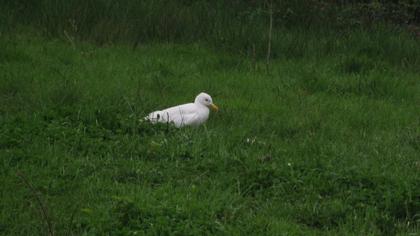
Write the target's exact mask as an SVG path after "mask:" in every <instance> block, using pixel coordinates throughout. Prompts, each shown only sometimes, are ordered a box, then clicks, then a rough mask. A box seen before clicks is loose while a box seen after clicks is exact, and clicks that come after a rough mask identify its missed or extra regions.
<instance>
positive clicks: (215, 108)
mask: <svg viewBox="0 0 420 236" xmlns="http://www.w3.org/2000/svg"><path fill="white" fill-rule="evenodd" d="M210 108H211V109H213V110H214V111H219V108H218V107H217V106H216V105H214V104H213V103H212V104H211V105H210Z"/></svg>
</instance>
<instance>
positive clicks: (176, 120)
mask: <svg viewBox="0 0 420 236" xmlns="http://www.w3.org/2000/svg"><path fill="white" fill-rule="evenodd" d="M209 113H210V111H209V108H208V107H206V106H204V105H201V104H197V103H187V104H183V105H179V106H174V107H170V108H167V109H165V110H161V111H154V112H152V113H150V114H149V115H148V116H147V117H146V119H147V120H149V121H151V122H152V123H158V122H159V123H173V124H174V125H175V126H176V127H178V128H180V127H183V126H198V125H201V124H203V123H204V122H206V121H207V119H208V118H209Z"/></svg>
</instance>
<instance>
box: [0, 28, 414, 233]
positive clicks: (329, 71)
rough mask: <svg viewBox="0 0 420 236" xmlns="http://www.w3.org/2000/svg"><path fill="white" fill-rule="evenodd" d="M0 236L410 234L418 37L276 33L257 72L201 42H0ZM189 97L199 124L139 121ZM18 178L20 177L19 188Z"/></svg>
mask: <svg viewBox="0 0 420 236" xmlns="http://www.w3.org/2000/svg"><path fill="white" fill-rule="evenodd" d="M0 46H1V48H2V49H1V50H0V78H1V79H0V123H1V126H0V156H1V158H0V160H1V165H0V166H1V170H0V186H1V188H0V193H1V201H0V210H1V211H0V234H3V235H34V234H46V233H47V227H46V225H45V222H46V220H44V219H43V217H42V214H41V213H40V211H39V204H38V203H37V201H36V197H34V194H36V193H38V194H39V195H40V196H41V199H42V201H43V202H45V204H46V208H48V212H49V217H50V220H49V221H50V222H52V224H53V228H54V231H55V233H56V235H66V234H73V235H141V234H156V235H173V234H175V235H202V234H211V235H214V234H216V235H220V234H221V235H223V234H224V235H258V234H260V235H261V234H265V235H416V234H418V233H419V220H420V218H419V212H420V203H419V196H420V177H419V173H420V171H419V169H420V158H419V152H420V109H419V101H420V73H419V68H420V66H419V55H420V54H419V52H420V45H419V41H415V40H414V39H410V38H409V37H408V36H406V35H404V34H403V33H401V32H394V31H387V30H378V31H371V32H368V31H354V32H350V33H349V34H343V35H340V34H339V33H332V32H330V33H325V34H322V35H315V34H314V35H312V34H311V33H310V32H306V33H305V32H298V31H292V30H289V31H284V32H283V33H282V34H277V38H276V39H275V42H274V51H273V53H274V54H275V55H276V58H277V59H275V60H274V61H272V64H271V66H270V70H269V72H267V71H266V68H265V65H263V64H261V63H260V62H257V63H256V64H254V63H253V61H252V60H251V59H250V58H247V57H243V56H240V55H236V54H229V53H226V52H223V51H222V50H213V49H212V48H211V47H208V46H206V44H189V45H182V44H162V43H159V44H142V45H139V47H138V48H137V49H136V50H133V49H132V46H131V45H125V44H123V43H120V44H114V45H107V46H102V47H98V46H95V45H93V44H89V43H83V42H77V41H76V42H75V43H74V44H71V43H69V42H68V41H66V40H64V39H46V38H44V37H42V36H39V35H37V34H36V33H9V34H8V33H3V34H2V37H1V38H0ZM201 91H206V92H208V93H209V94H211V95H212V97H213V100H214V102H215V103H216V104H217V105H218V106H219V107H220V108H221V111H220V112H219V113H217V114H214V113H212V114H211V117H210V119H209V121H208V123H207V124H206V126H202V127H199V128H185V129H175V128H171V127H167V126H165V125H162V126H150V125H148V124H145V123H142V122H140V121H139V118H141V117H143V116H144V115H146V114H147V113H148V112H150V111H152V110H154V109H159V108H165V107H168V106H172V105H176V104H180V103H185V102H190V101H192V100H193V99H194V97H195V96H196V95H197V94H198V93H199V92H201ZM18 173H22V175H23V176H26V178H27V179H28V180H29V182H30V183H31V184H32V185H33V187H34V188H35V189H36V191H31V190H30V188H29V187H28V186H27V185H26V184H25V183H24V181H23V180H22V178H21V177H19V176H18Z"/></svg>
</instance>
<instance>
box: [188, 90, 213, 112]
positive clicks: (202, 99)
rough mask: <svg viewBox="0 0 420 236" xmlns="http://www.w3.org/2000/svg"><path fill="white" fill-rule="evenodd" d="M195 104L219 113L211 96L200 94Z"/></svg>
mask: <svg viewBox="0 0 420 236" xmlns="http://www.w3.org/2000/svg"><path fill="white" fill-rule="evenodd" d="M194 103H195V104H201V105H204V106H206V107H208V108H211V109H213V110H214V111H218V110H219V108H218V107H217V106H216V105H215V104H214V103H213V100H212V99H211V97H210V95H208V94H207V93H200V94H198V95H197V97H196V98H195V101H194Z"/></svg>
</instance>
